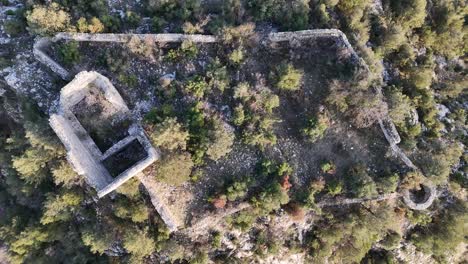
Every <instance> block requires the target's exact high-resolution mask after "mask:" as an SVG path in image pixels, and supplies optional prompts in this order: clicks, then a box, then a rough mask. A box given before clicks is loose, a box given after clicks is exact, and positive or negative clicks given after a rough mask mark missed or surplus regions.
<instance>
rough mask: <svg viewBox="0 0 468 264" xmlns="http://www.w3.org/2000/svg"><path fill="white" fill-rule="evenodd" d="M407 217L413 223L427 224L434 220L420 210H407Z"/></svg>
mask: <svg viewBox="0 0 468 264" xmlns="http://www.w3.org/2000/svg"><path fill="white" fill-rule="evenodd" d="M406 218H408V220H409V221H410V223H411V224H412V225H419V226H427V225H428V224H430V223H431V222H432V217H431V216H430V215H428V214H426V213H423V212H419V211H412V210H408V211H406Z"/></svg>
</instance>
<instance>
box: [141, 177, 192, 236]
mask: <svg viewBox="0 0 468 264" xmlns="http://www.w3.org/2000/svg"><path fill="white" fill-rule="evenodd" d="M137 178H138V179H139V180H140V182H141V183H142V184H143V185H144V186H145V189H146V190H147V191H148V194H149V196H150V198H151V203H152V204H153V206H154V208H155V209H156V211H158V213H159V216H161V219H162V220H163V221H164V223H165V224H166V225H167V228H168V229H169V230H170V231H175V230H177V228H178V227H180V226H183V224H184V223H182V222H181V221H180V219H176V218H175V217H174V216H173V215H172V214H171V212H170V211H169V210H168V209H167V207H166V205H165V204H164V203H163V202H162V199H161V197H160V196H159V195H160V194H159V192H158V191H157V190H156V188H155V185H156V184H158V182H157V181H156V180H155V178H154V177H151V176H148V175H145V174H142V173H141V174H139V175H137Z"/></svg>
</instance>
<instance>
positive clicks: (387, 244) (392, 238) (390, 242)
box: [380, 231, 402, 250]
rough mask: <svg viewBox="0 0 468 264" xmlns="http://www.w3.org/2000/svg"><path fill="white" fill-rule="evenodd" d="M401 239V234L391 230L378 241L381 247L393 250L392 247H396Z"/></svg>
mask: <svg viewBox="0 0 468 264" xmlns="http://www.w3.org/2000/svg"><path fill="white" fill-rule="evenodd" d="M401 240H402V237H401V234H399V233H397V232H394V231H391V232H389V233H388V234H387V236H386V237H385V238H384V239H383V240H382V241H381V242H380V245H382V248H384V249H385V250H393V249H396V248H398V246H399V245H400V241H401Z"/></svg>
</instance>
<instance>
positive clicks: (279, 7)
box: [247, 0, 309, 30]
mask: <svg viewBox="0 0 468 264" xmlns="http://www.w3.org/2000/svg"><path fill="white" fill-rule="evenodd" d="M247 8H248V10H249V11H250V12H251V13H252V16H253V17H254V18H255V20H257V21H268V22H273V23H275V24H278V25H279V26H280V28H281V29H282V30H302V29H306V28H307V25H308V22H309V1H307V0H294V1H285V0H279V1H274V0H251V1H249V2H248V3H247Z"/></svg>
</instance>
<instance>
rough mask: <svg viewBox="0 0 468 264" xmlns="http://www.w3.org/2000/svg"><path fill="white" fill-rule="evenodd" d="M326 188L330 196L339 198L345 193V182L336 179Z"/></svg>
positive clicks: (328, 183)
mask: <svg viewBox="0 0 468 264" xmlns="http://www.w3.org/2000/svg"><path fill="white" fill-rule="evenodd" d="M325 188H326V190H327V193H328V194H330V195H331V196H337V195H340V194H341V193H342V192H343V182H342V181H341V180H338V179H334V180H331V181H329V182H327V185H326V187H325Z"/></svg>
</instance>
